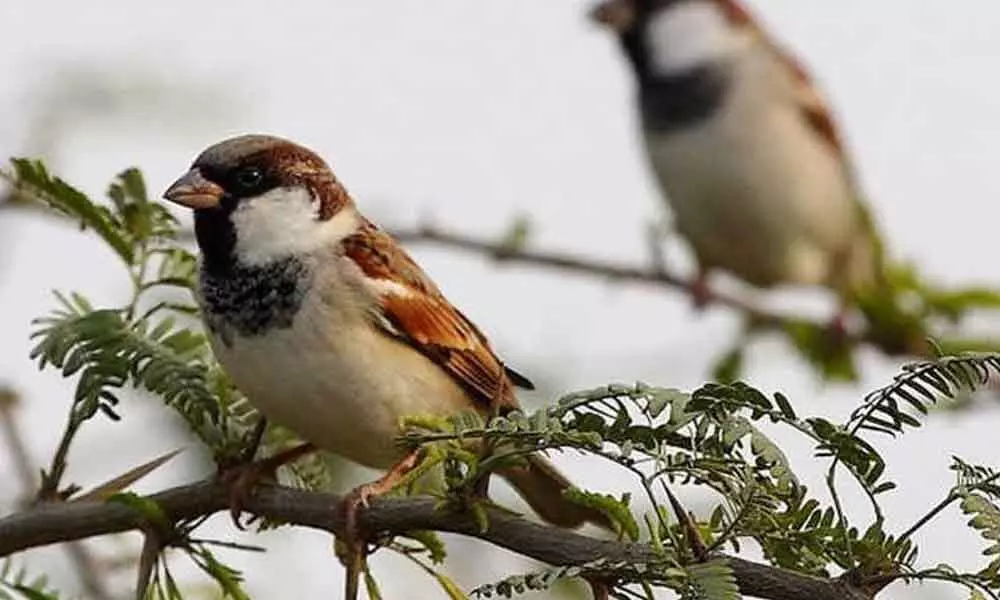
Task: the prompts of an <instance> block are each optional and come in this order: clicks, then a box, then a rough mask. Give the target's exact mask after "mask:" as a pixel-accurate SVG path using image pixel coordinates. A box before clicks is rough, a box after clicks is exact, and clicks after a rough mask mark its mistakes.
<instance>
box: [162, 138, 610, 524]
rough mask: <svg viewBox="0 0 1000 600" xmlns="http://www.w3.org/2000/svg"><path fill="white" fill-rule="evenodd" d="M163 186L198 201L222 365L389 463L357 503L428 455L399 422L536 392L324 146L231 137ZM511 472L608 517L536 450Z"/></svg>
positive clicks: (571, 512) (328, 435)
mask: <svg viewBox="0 0 1000 600" xmlns="http://www.w3.org/2000/svg"><path fill="white" fill-rule="evenodd" d="M164 195H165V197H166V198H167V199H168V200H170V201H172V202H175V203H177V204H181V205H184V206H187V207H189V208H192V209H194V225H195V234H196V237H197V241H198V246H199V248H200V249H201V259H202V260H201V266H200V275H199V290H198V302H199V304H200V306H201V309H202V314H203V318H204V321H205V325H206V328H207V330H208V337H209V340H210V342H211V346H212V348H213V350H214V352H215V355H216V357H217V358H218V360H219V362H220V363H221V364H222V366H223V367H224V368H225V370H226V372H227V373H228V374H229V376H230V377H231V378H232V380H233V382H234V383H235V384H236V385H237V387H239V388H240V390H242V391H243V392H244V393H245V394H246V396H247V398H248V399H249V400H250V401H251V402H252V403H253V404H254V405H255V406H256V407H257V408H258V409H259V410H260V411H261V413H263V414H264V415H265V416H266V417H267V418H268V419H270V420H272V421H274V422H276V423H279V424H281V425H283V426H285V427H288V428H289V429H291V430H293V431H295V432H296V433H297V434H299V435H300V436H301V437H302V438H303V439H305V440H308V442H310V443H311V444H314V445H315V446H317V447H320V448H323V449H326V450H329V451H331V452H334V453H336V454H339V455H341V456H343V457H345V458H348V459H350V460H352V461H355V462H357V463H360V464H362V465H365V466H368V467H373V468H376V469H382V470H386V469H389V473H388V475H386V476H385V477H383V478H382V479H380V480H379V481H377V482H375V483H372V484H368V485H366V486H362V487H361V488H359V489H358V490H356V491H355V492H356V493H355V494H354V495H353V496H354V497H355V498H357V499H359V502H360V503H364V502H365V501H366V499H367V498H368V497H369V496H371V495H374V494H380V493H384V492H386V491H388V490H389V489H390V488H391V487H392V486H393V485H394V484H395V483H397V482H398V480H399V479H400V478H401V477H402V475H403V474H405V473H406V472H407V471H408V470H410V469H412V468H413V467H414V466H415V465H416V462H417V460H416V455H415V453H414V454H410V455H405V456H404V453H403V452H402V451H401V450H400V449H399V448H398V447H397V445H396V443H395V438H396V436H397V435H398V434H399V433H400V418H401V417H403V416H406V415H434V416H447V415H451V414H455V413H459V412H461V411H468V410H472V409H475V410H478V411H479V412H480V413H481V414H483V415H492V414H496V413H499V414H503V413H505V412H508V411H510V410H512V409H515V408H517V406H518V403H517V399H516V397H515V395H514V386H515V385H516V386H520V387H523V388H529V389H530V388H531V387H532V386H531V382H529V381H528V380H527V379H525V378H524V377H523V376H521V375H519V374H518V373H516V372H514V371H513V370H511V369H509V368H507V367H506V366H505V365H504V364H503V362H501V360H500V358H499V357H498V356H497V355H496V353H495V352H494V351H493V349H492V348H491V347H490V344H489V342H488V341H487V339H486V336H484V335H483V333H482V332H481V331H480V330H479V329H478V328H477V327H476V326H475V325H474V324H473V323H472V322H471V321H470V320H469V319H468V318H466V317H465V315H463V314H462V313H461V312H459V311H458V309H456V308H455V307H454V306H452V304H451V303H450V302H448V300H447V299H446V298H445V297H444V295H442V293H441V292H440V291H439V290H438V288H437V286H435V285H434V282H433V281H431V279H430V278H429V277H428V276H427V275H426V274H425V273H424V272H423V270H422V269H421V268H420V266H418V265H417V264H416V263H415V262H414V261H413V259H411V258H410V256H409V255H407V254H406V252H405V251H403V249H402V248H401V247H399V246H398V245H397V243H396V241H395V240H393V239H392V237H390V236H389V235H388V234H387V233H386V232H384V231H382V230H381V229H379V228H378V226H376V225H375V224H374V223H372V222H371V221H369V220H367V219H366V218H365V217H364V216H363V215H362V214H361V213H360V212H359V211H358V208H357V207H356V205H355V203H354V201H353V200H352V199H351V197H350V195H349V194H348V192H347V190H346V189H345V188H344V186H343V185H341V183H340V182H339V181H338V180H337V178H336V177H335V176H334V174H333V172H332V171H331V170H330V168H329V167H328V166H327V164H326V163H325V162H324V161H323V159H321V158H320V157H319V156H318V155H316V154H315V153H313V152H312V151H310V150H308V149H306V148H304V147H302V146H299V145H296V144H294V143H292V142H290V141H287V140H284V139H280V138H277V137H271V136H264V135H245V136H241V137H236V138H232V139H228V140H225V141H223V142H220V143H218V144H216V145H214V146H211V147H210V148H208V149H207V150H205V151H204V152H202V153H201V155H199V156H198V158H197V159H196V160H195V161H194V164H193V165H192V166H191V169H190V171H188V172H187V173H186V174H185V175H184V176H182V177H181V178H180V179H178V180H177V181H176V182H175V183H174V184H173V185H172V186H170V188H169V189H168V190H167V191H166V192H165V194H164ZM310 447H311V446H310V445H308V444H307V445H306V446H304V447H303V448H299V449H293V450H292V451H291V453H290V454H289V455H288V456H287V457H282V458H280V459H279V461H278V462H280V461H281V460H284V459H285V458H294V457H295V456H298V455H299V454H301V453H302V451H308V450H309V448H310ZM272 465H273V463H272ZM500 474H501V475H502V476H503V477H505V478H506V479H507V480H508V481H509V482H510V483H511V484H512V485H513V486H514V488H515V489H516V490H517V491H518V492H519V493H520V494H521V496H523V497H524V499H525V500H526V501H527V502H528V503H529V504H530V505H531V507H532V508H533V509H534V510H535V511H536V512H537V513H538V514H539V515H540V516H541V517H542V518H543V519H545V520H547V521H549V522H551V523H553V524H556V525H559V526H563V527H577V526H580V525H582V524H583V523H584V522H587V521H594V522H598V523H600V522H602V519H603V517H602V516H601V515H600V514H599V513H597V511H594V510H591V509H588V508H585V507H582V506H579V505H576V504H573V503H571V502H570V501H568V500H567V499H565V498H564V497H563V495H562V492H563V490H565V489H566V488H568V487H570V482H569V481H568V480H567V479H566V478H565V477H564V476H563V475H562V474H560V473H559V472H558V471H557V470H556V469H555V467H554V466H552V465H551V464H550V463H549V462H548V461H546V460H545V459H544V458H543V457H541V456H539V455H531V456H530V457H529V458H528V461H527V464H526V466H520V467H511V468H508V469H504V470H502V471H501V472H500Z"/></svg>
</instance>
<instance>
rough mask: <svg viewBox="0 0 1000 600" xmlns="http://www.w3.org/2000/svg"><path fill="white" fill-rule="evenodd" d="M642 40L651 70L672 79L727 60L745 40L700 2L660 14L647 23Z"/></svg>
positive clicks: (719, 13) (705, 4) (742, 35)
mask: <svg viewBox="0 0 1000 600" xmlns="http://www.w3.org/2000/svg"><path fill="white" fill-rule="evenodd" d="M646 36H647V44H648V48H649V52H650V59H651V63H652V67H653V70H654V71H655V72H656V73H658V74H660V75H673V74H676V73H678V72H680V71H686V70H688V69H691V68H694V67H700V66H704V65H705V64H706V63H708V62H711V61H713V60H716V59H719V58H724V57H726V56H729V55H731V54H733V53H735V52H736V51H738V50H739V49H740V46H741V43H742V42H743V40H744V39H746V34H745V33H741V32H740V31H739V30H737V29H736V28H734V27H733V26H732V25H731V24H729V23H728V22H727V21H726V17H725V16H724V15H723V14H722V13H721V12H720V11H719V9H718V8H717V7H715V6H714V5H713V4H712V3H711V2H701V1H694V2H683V3H680V4H678V5H676V6H674V7H672V8H668V9H665V10H660V11H659V12H657V13H656V14H655V15H653V17H652V19H651V20H650V22H649V25H648V29H647V30H646Z"/></svg>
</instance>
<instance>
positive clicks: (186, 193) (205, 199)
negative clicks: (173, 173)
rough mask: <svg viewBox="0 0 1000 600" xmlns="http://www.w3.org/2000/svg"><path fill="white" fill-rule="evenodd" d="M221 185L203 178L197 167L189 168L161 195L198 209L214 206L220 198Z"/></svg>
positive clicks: (221, 192)
mask: <svg viewBox="0 0 1000 600" xmlns="http://www.w3.org/2000/svg"><path fill="white" fill-rule="evenodd" d="M224 193H225V192H224V190H223V189H222V187H221V186H219V185H217V184H215V183H212V182H211V181H209V180H207V179H205V176H204V175H202V174H201V171H199V170H198V169H191V170H190V171H188V172H187V173H185V174H184V176H183V177H181V178H180V179H178V180H177V181H175V182H174V184H173V185H171V186H170V187H169V188H167V191H166V192H163V197H164V198H166V199H167V200H170V201H171V202H174V203H176V204H180V205H181V206H186V207H188V208H193V209H194V210H198V209H201V208H215V207H216V206H218V205H219V201H220V200H221V199H222V195H223V194H224Z"/></svg>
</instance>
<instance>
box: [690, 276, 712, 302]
mask: <svg viewBox="0 0 1000 600" xmlns="http://www.w3.org/2000/svg"><path fill="white" fill-rule="evenodd" d="M688 292H689V293H690V294H691V302H692V303H693V304H694V308H695V310H704V309H705V307H706V306H708V305H709V303H710V302H711V301H712V300H714V299H715V294H713V293H712V289H711V288H710V287H708V270H707V269H702V268H699V269H698V274H697V275H696V276H695V278H694V279H693V280H692V281H691V282H690V283H689V284H688Z"/></svg>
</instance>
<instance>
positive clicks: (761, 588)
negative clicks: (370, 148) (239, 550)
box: [0, 481, 874, 600]
mask: <svg viewBox="0 0 1000 600" xmlns="http://www.w3.org/2000/svg"><path fill="white" fill-rule="evenodd" d="M149 498H150V499H151V500H153V501H155V502H156V503H157V504H159V506H160V508H161V509H162V510H163V512H164V513H165V514H166V515H167V516H168V517H169V518H170V519H172V520H173V521H175V522H180V521H189V520H192V519H196V518H199V517H203V516H207V515H211V514H213V513H215V512H218V511H222V510H225V509H226V508H227V506H228V502H229V501H228V494H227V491H226V489H225V487H224V486H223V485H222V484H220V483H218V482H215V481H203V482H200V483H194V484H191V485H186V486H181V487H176V488H173V489H170V490H167V491H164V492H161V493H158V494H154V495H152V496H150V497H149ZM340 501H341V498H340V497H338V496H333V495H329V494H323V493H319V492H311V491H305V490H297V489H292V488H286V487H278V486H262V487H260V488H259V489H257V490H256V492H255V493H254V495H253V496H252V497H251V498H249V499H248V500H247V502H246V505H245V508H246V509H247V510H248V511H250V512H252V513H254V514H256V515H260V516H264V517H267V518H270V519H275V520H279V521H283V522H286V523H290V524H294V525H300V526H304V527H310V528H313V529H320V530H324V531H328V532H331V533H336V532H338V531H342V529H343V526H344V522H343V517H342V515H341V511H338V510H335V507H336V506H338V504H339V503H340ZM437 506H438V501H437V500H436V499H433V498H430V497H414V498H402V499H399V498H396V499H393V498H379V499H376V500H374V501H373V502H372V505H371V507H370V508H369V509H367V510H366V511H364V512H363V514H362V516H361V521H362V523H361V524H362V527H363V528H364V529H365V530H366V531H370V532H385V533H389V534H395V533H401V532H405V531H413V530H435V531H442V532H451V533H457V534H462V535H466V536H470V537H475V538H479V539H481V540H484V541H487V542H490V543H492V544H495V545H497V546H500V547H503V548H506V549H508V550H511V551H513V552H516V553H518V554H521V555H523V556H527V557H530V558H534V559H537V560H540V561H542V562H545V563H548V564H551V565H583V564H586V563H589V562H592V561H595V560H598V559H602V558H603V559H606V560H610V561H628V562H629V563H632V564H635V563H644V562H650V561H653V560H655V559H656V557H657V554H656V553H655V551H654V550H653V548H652V547H651V546H649V545H648V544H636V543H625V542H617V541H613V540H601V539H596V538H591V537H587V536H584V535H581V534H578V533H574V532H572V531H567V530H564V529H559V528H556V527H551V526H547V525H542V524H537V523H534V522H531V521H528V520H526V519H523V518H520V517H518V516H515V515H512V514H509V513H507V512H504V511H501V510H499V509H491V510H489V513H488V514H489V524H490V526H489V529H488V530H487V531H485V532H481V531H480V529H479V524H478V522H477V521H476V519H475V518H474V517H473V516H472V515H465V514H459V513H455V512H446V511H444V510H442V509H440V508H438V507H437ZM142 526H143V516H142V514H141V513H139V512H137V511H136V510H135V509H133V508H131V507H129V506H126V505H125V504H122V503H115V502H111V503H105V502H96V501H78V502H66V503H62V502H59V503H49V504H43V505H39V506H37V507H35V508H32V509H30V510H27V511H24V512H21V513H18V514H14V515H10V516H8V517H5V518H3V519H0V557H5V556H8V555H10V554H13V553H15V552H19V551H22V550H26V549H28V548H35V547H39V546H44V545H47V544H53V543H57V542H66V541H70V540H78V539H82V538H87V537H93V536H99V535H105V534H110V533H119V532H124V531H130V530H139V529H140V528H141V527H142ZM727 559H728V562H729V565H730V567H731V568H732V570H733V573H734V575H735V577H736V581H737V584H738V585H739V588H740V590H741V593H742V594H744V595H746V596H752V597H757V598H764V599H768V600H801V599H802V598H809V599H810V600H870V599H871V598H873V597H874V596H873V595H872V594H871V593H867V592H865V591H863V588H862V586H859V585H855V584H854V583H852V582H850V581H848V580H846V579H843V578H837V579H823V578H818V577H811V576H808V575H802V574H799V573H794V572H791V571H786V570H783V569H778V568H775V567H772V566H769V565H764V564H759V563H754V562H750V561H747V560H743V559H740V558H736V557H727Z"/></svg>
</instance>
